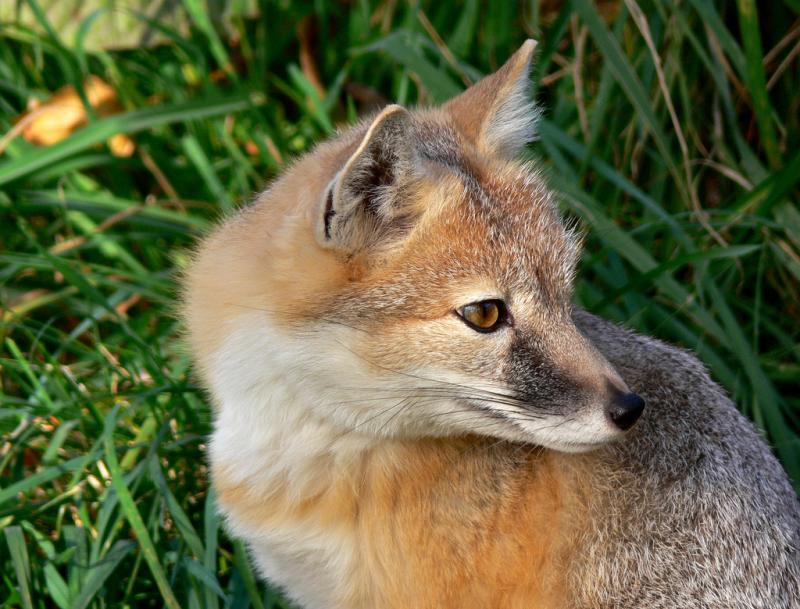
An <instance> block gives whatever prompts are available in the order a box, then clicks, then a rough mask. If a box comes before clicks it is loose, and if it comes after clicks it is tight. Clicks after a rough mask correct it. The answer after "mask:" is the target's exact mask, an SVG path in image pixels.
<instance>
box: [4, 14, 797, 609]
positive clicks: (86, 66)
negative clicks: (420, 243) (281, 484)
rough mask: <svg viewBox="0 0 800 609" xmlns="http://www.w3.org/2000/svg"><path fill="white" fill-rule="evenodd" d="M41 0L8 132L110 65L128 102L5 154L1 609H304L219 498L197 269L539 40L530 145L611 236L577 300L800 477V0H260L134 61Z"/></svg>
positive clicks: (594, 228) (574, 205)
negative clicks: (183, 279) (389, 114)
mask: <svg viewBox="0 0 800 609" xmlns="http://www.w3.org/2000/svg"><path fill="white" fill-rule="evenodd" d="M22 4H23V5H25V6H27V7H28V8H32V9H34V10H33V12H34V13H35V14H38V16H39V19H40V22H39V23H38V24H36V25H35V26H34V27H32V28H31V27H29V26H27V25H23V24H19V23H16V24H15V23H10V24H6V25H2V26H0V28H1V29H0V133H7V132H8V131H9V130H10V129H11V128H12V126H13V122H14V117H16V116H17V115H18V114H20V113H21V112H22V111H24V109H25V108H26V104H27V103H28V102H29V100H31V99H46V98H47V97H48V96H49V95H50V94H51V93H52V92H53V91H55V90H57V89H58V88H60V87H62V86H64V85H65V84H73V85H76V86H80V83H81V82H82V81H83V79H84V78H85V76H87V75H88V74H97V75H99V76H101V77H103V78H104V79H105V80H106V81H107V82H109V83H110V84H111V85H112V86H113V87H114V89H115V90H116V92H117V94H118V96H119V99H120V102H121V105H122V109H123V112H122V113H121V114H117V115H115V116H112V117H108V118H99V119H93V120H92V121H91V122H90V124H89V125H88V126H87V127H85V128H84V129H82V130H80V131H77V132H75V133H74V134H73V135H72V136H71V137H69V138H68V139H66V140H64V141H62V142H61V143H59V144H56V145H54V146H51V147H47V148H40V147H36V146H33V145H32V144H29V143H27V142H26V141H24V140H23V139H21V138H19V137H17V138H14V139H10V140H4V139H0V142H2V144H0V145H2V146H4V150H3V152H2V153H0V305H1V306H2V311H1V313H0V314H1V315H2V318H1V319H2V322H0V323H2V326H0V343H1V346H0V366H2V368H1V369H0V371H1V372H0V374H1V375H2V381H1V383H2V384H1V386H0V391H1V392H2V393H1V394H0V401H1V402H2V404H0V434H2V439H1V440H0V526H2V528H3V533H4V534H3V535H2V536H0V568H1V571H0V572H1V573H2V579H1V580H0V602H4V604H5V605H4V606H7V607H23V608H25V609H28V608H33V607H35V608H41V607H60V608H61V609H67V608H70V607H77V608H84V607H162V606H167V607H170V608H172V607H179V606H180V607H185V608H194V607H208V608H213V609H217V608H220V609H222V608H226V607H232V608H244V607H248V606H252V607H255V608H259V609H260V608H270V607H285V606H287V605H286V604H285V603H284V602H283V601H281V600H280V598H279V596H278V595H277V594H276V593H275V592H274V591H271V590H269V589H267V588H265V587H264V586H263V585H262V584H261V583H258V582H257V581H256V579H255V576H254V573H253V571H252V570H251V568H250V567H249V566H248V562H247V558H246V554H245V551H244V548H243V547H242V546H241V545H240V544H238V543H235V542H232V541H231V540H230V539H229V538H228V537H227V536H226V534H225V530H224V527H223V526H222V523H221V522H220V519H219V517H218V515H217V513H216V512H215V510H214V500H213V495H212V494H211V493H210V490H209V487H208V478H207V470H206V466H205V465H204V452H205V442H206V436H207V434H208V432H209V429H210V419H211V412H210V408H209V406H208V403H207V401H206V399H205V396H204V395H203V393H202V391H200V389H199V388H198V387H197V385H196V382H195V380H194V379H193V377H192V375H191V372H190V367H189V361H188V358H187V355H186V354H185V353H184V352H183V350H182V348H181V340H180V327H179V324H178V322H177V321H176V320H175V319H174V318H173V317H172V311H173V308H174V305H175V300H176V273H177V272H178V271H179V270H180V269H181V268H182V267H184V265H185V264H186V261H187V258H188V251H189V248H190V247H191V245H192V243H193V242H194V240H195V239H196V238H197V236H198V235H200V234H202V232H203V231H204V230H205V229H206V228H207V227H208V226H210V225H211V224H212V223H213V222H214V221H215V220H216V219H217V218H219V217H220V216H222V215H223V214H225V213H228V212H230V211H231V210H233V209H236V208H238V207H240V206H241V205H244V204H246V202H247V201H248V200H249V199H250V198H251V196H252V194H253V193H254V192H256V191H258V190H259V189H261V188H263V187H264V185H265V183H266V182H267V181H268V180H269V179H270V178H271V177H273V176H275V175H276V174H277V173H278V172H279V171H280V170H281V168H282V167H283V166H284V165H285V164H286V163H287V162H289V160H290V159H291V158H292V157H293V156H295V155H297V154H299V153H301V152H303V151H305V150H307V149H309V148H310V147H311V146H312V145H313V144H314V142H317V141H319V140H321V139H323V138H325V137H326V136H328V135H329V134H330V133H331V132H332V131H333V130H334V129H335V127H336V126H337V125H339V124H342V123H345V122H347V121H349V120H352V119H353V118H354V117H355V116H357V115H358V114H359V113H360V112H362V111H364V110H368V109H370V108H371V107H373V106H374V105H376V104H381V103H384V102H386V101H389V100H392V101H398V102H400V103H404V104H414V103H417V102H421V103H432V102H438V101H441V100H443V99H446V98H447V97H449V96H451V95H452V94H454V93H455V92H457V91H459V90H460V89H462V88H463V87H464V85H465V83H467V82H470V81H473V80H475V79H476V78H478V77H479V76H480V75H481V74H484V73H486V72H488V71H490V70H492V69H494V68H496V67H498V65H499V64H501V63H502V62H503V61H504V60H505V58H506V57H507V56H508V55H509V54H510V53H511V52H512V51H513V50H515V48H516V47H517V46H518V45H519V44H520V43H521V42H522V41H523V40H524V38H526V37H528V36H533V37H535V38H537V39H539V40H540V41H541V46H540V48H539V54H538V60H537V61H538V63H537V67H536V80H537V82H538V83H539V85H538V97H539V99H540V101H541V103H542V104H543V106H544V107H545V109H546V114H545V118H544V120H543V121H542V124H541V140H540V141H539V142H538V143H537V144H536V145H535V146H533V148H532V154H535V155H536V156H538V157H540V158H541V159H542V163H543V164H544V165H545V166H546V167H547V168H548V170H549V175H550V179H551V182H552V185H553V186H554V187H555V188H557V189H558V190H559V191H560V192H561V193H562V197H561V198H562V201H563V205H564V208H565V210H566V211H567V212H568V213H570V214H573V215H576V216H578V217H580V218H581V220H582V222H583V224H584V226H585V228H586V230H587V232H588V234H589V236H588V239H587V243H586V251H585V255H584V259H583V263H582V267H581V273H580V281H579V284H578V289H577V297H578V300H579V301H580V302H581V303H582V304H583V305H584V306H586V307H588V308H589V309H590V310H592V311H595V312H597V313H599V314H601V315H603V316H606V317H609V318H612V319H615V320H619V321H622V322H625V323H626V324H628V325H630V326H631V327H634V328H636V329H638V330H640V331H642V332H646V333H648V334H652V335H655V336H658V337H660V338H663V339H665V340H668V341H672V342H674V343H678V344H681V345H683V346H685V347H688V348H690V349H693V350H695V351H696V352H697V354H698V355H699V356H700V357H701V358H702V359H703V360H704V361H705V362H706V364H707V365H708V367H709V369H710V371H711V373H712V374H713V376H714V377H715V378H716V379H717V380H718V381H719V382H720V383H722V384H723V385H724V386H725V387H726V389H727V390H728V391H729V392H730V394H731V395H732V396H733V397H734V399H735V400H736V402H737V404H738V405H739V406H740V408H741V409H742V411H743V412H744V413H746V414H747V415H748V416H749V417H751V418H752V419H753V420H754V421H755V422H756V423H757V424H758V425H759V426H760V427H762V428H763V429H764V430H765V434H766V436H767V438H768V439H769V441H770V443H771V444H772V446H773V447H774V450H775V452H776V454H777V455H778V456H779V458H780V459H781V460H782V462H783V464H784V466H785V467H786V468H787V470H788V471H789V473H790V474H791V475H792V477H793V479H794V480H795V483H797V482H798V481H800V440H799V439H798V432H799V431H800V391H799V389H800V347H799V346H798V343H799V342H800V341H799V339H800V211H799V210H798V206H797V195H798V181H799V180H800V130H798V119H800V96H798V95H797V91H798V90H800V70H798V58H797V57H798V56H797V54H796V53H797V45H798V44H799V43H798V40H799V38H798V37H797V35H796V34H797V33H798V28H800V25H798V18H799V15H798V13H799V11H800V4H798V2H797V0H786V1H785V2H780V1H775V2H772V3H770V5H769V8H770V10H769V11H768V12H765V11H764V10H763V7H764V6H765V5H764V4H763V3H756V2H754V1H753V0H738V2H736V3H732V2H728V3H721V2H717V3H714V2H711V1H710V0H687V1H685V2H682V3H674V2H667V1H666V0H653V1H649V0H648V1H647V2H644V1H642V2H641V3H640V4H637V2H636V1H634V0H629V1H627V2H615V1H607V2H603V3H601V4H600V7H601V9H602V10H600V11H599V10H598V8H596V4H595V3H594V2H590V1H589V0H573V1H572V2H571V3H564V4H565V6H564V7H560V6H557V5H559V4H560V3H553V2H545V3H543V4H542V5H540V4H539V3H538V2H535V1H534V2H530V3H527V4H525V3H519V4H515V3H505V2H496V3H492V8H491V10H490V9H489V8H488V7H487V6H486V5H485V4H484V3H479V2H477V1H475V0H467V1H466V2H463V3H455V2H438V3H428V2H426V3H423V8H419V7H417V8H414V6H411V5H408V4H406V3H404V2H394V1H390V0H385V1H381V2H372V1H370V0H362V1H359V2H350V3H347V4H339V3H325V2H302V1H301V2H291V3H290V2H273V1H264V2H263V3H262V5H263V6H262V7H261V8H262V17H261V18H257V19H244V18H239V17H237V15H236V12H235V10H234V16H233V18H231V19H230V20H229V21H230V23H229V25H228V27H227V28H221V27H220V26H219V24H218V23H217V21H216V20H212V19H209V18H208V17H207V16H206V14H205V13H204V11H203V5H204V3H202V2H200V0H185V2H184V9H185V14H186V15H188V19H189V20H190V21H191V23H193V24H194V26H193V28H192V29H191V31H190V32H189V33H188V35H184V34H179V33H177V32H175V31H173V30H171V29H170V27H171V26H170V25H168V24H167V23H166V22H165V23H160V24H156V25H158V27H159V28H160V31H161V35H162V36H163V37H164V38H165V39H166V40H167V41H168V44H165V45H162V46H158V47H154V48H137V49H129V50H119V51H102V50H95V51H88V50H86V49H87V48H89V47H88V46H87V45H85V44H84V42H85V41H86V40H88V39H86V38H84V36H85V34H86V32H87V31H89V30H90V27H91V23H89V22H87V23H86V24H85V27H83V28H78V32H83V33H82V34H80V35H79V36H78V38H77V39H76V40H73V39H72V37H70V39H69V40H67V39H64V40H60V39H59V38H58V32H57V31H56V29H55V28H52V27H46V25H47V24H46V23H45V22H44V20H45V19H46V16H45V15H46V11H45V10H41V11H38V10H37V9H38V8H39V4H37V3H36V2H35V1H34V0H28V1H27V2H26V1H25V0H23V2H22ZM235 6H238V4H234V7H235ZM415 6H416V5H415ZM554 6H556V8H553V7H554ZM759 8H761V10H762V13H761V14H759V13H758V10H759ZM635 16H641V18H634V17H635ZM304 17H305V19H304ZM89 19H91V17H89ZM301 30H302V32H304V36H303V37H304V38H306V39H308V40H310V43H309V45H308V50H309V55H310V56H311V57H313V61H314V63H315V65H316V71H317V73H318V74H319V81H320V83H321V84H322V89H321V90H318V89H317V88H316V87H315V85H314V77H313V73H312V72H311V71H309V70H308V66H305V68H303V67H301V63H300V59H299V57H300V53H299V43H298V39H299V37H298V31H301ZM120 132H121V133H128V134H132V137H133V138H134V139H135V141H136V145H137V152H136V154H134V155H133V156H132V157H130V158H127V159H120V158H116V157H114V156H112V155H111V154H110V152H109V149H108V147H107V146H106V144H105V141H106V139H107V138H108V137H109V136H110V135H112V134H114V133H120ZM0 138H2V136H0Z"/></svg>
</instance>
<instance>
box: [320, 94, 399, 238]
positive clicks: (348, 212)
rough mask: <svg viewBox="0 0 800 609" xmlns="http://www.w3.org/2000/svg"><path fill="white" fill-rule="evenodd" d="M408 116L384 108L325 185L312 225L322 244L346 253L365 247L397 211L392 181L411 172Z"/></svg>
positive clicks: (394, 186) (396, 106)
mask: <svg viewBox="0 0 800 609" xmlns="http://www.w3.org/2000/svg"><path fill="white" fill-rule="evenodd" d="M410 128H411V115H410V114H409V113H408V111H407V110H406V109H405V108H403V107H402V106H398V105H391V106H387V107H386V108H384V109H383V110H382V111H381V113H380V114H378V116H377V117H375V119H374V120H373V121H372V124H371V125H370V126H369V129H368V130H367V133H366V134H365V135H364V138H363V139H362V140H361V142H360V144H359V145H358V148H357V149H356V151H355V152H354V153H353V154H352V155H351V156H350V158H349V159H348V160H347V162H346V163H345V165H344V167H342V169H341V170H340V171H339V172H338V173H337V174H336V176H335V177H334V179H333V180H332V181H331V183H330V185H329V186H328V188H327V189H326V192H325V196H324V209H323V213H322V214H321V215H322V217H321V221H320V222H319V226H318V230H317V240H318V241H319V243H320V244H321V245H323V247H327V248H334V249H340V250H345V251H348V252H350V253H352V252H354V251H356V250H358V249H360V248H363V247H365V246H366V245H368V244H369V243H370V242H371V241H373V240H375V239H376V238H377V237H378V235H379V234H380V233H381V228H382V226H384V225H386V224H388V223H390V222H391V220H393V219H394V216H395V215H396V213H397V210H395V209H394V208H393V206H392V202H393V199H394V195H395V194H396V191H397V186H398V184H399V183H400V182H402V179H403V178H404V177H405V176H407V175H408V174H410V173H411V172H412V171H413V165H414V159H413V156H414V155H413V143H412V135H411V133H410Z"/></svg>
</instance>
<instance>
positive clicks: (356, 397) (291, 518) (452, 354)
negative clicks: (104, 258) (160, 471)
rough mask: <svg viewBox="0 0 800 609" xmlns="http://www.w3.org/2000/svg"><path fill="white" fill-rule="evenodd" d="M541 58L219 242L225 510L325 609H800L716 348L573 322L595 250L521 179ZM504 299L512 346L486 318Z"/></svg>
mask: <svg viewBox="0 0 800 609" xmlns="http://www.w3.org/2000/svg"><path fill="white" fill-rule="evenodd" d="M534 46H535V45H534V43H533V42H532V41H528V42H526V43H525V44H524V45H523V46H522V48H521V49H520V50H519V51H518V52H517V53H516V54H515V55H514V56H512V57H511V58H510V59H509V61H508V62H507V63H506V64H505V65H504V66H503V67H502V68H501V69H500V70H499V71H498V72H496V73H494V74H492V75H491V76H489V77H487V78H485V79H484V80H482V81H480V82H479V83H477V84H476V85H474V86H473V87H471V88H470V89H468V90H467V91H466V92H465V93H463V94H462V95H460V96H459V97H457V98H455V99H453V100H451V101H450V102H448V103H447V104H445V105H444V106H443V107H441V108H438V109H424V110H414V111H409V110H406V109H404V108H401V107H399V106H389V107H388V108H386V109H384V110H383V111H382V112H381V113H379V114H378V115H377V116H376V117H374V118H373V119H371V120H368V121H365V122H363V123H361V124H359V125H356V126H355V127H353V128H352V129H350V130H348V131H346V132H344V133H342V134H340V135H339V136H338V137H337V138H335V139H333V140H332V141H330V142H327V143H324V144H322V145H320V146H318V147H317V148H316V149H315V150H314V151H313V152H312V153H310V154H308V155H306V156H304V157H302V158H300V159H299V160H298V161H296V162H295V164H294V165H293V167H291V168H290V169H289V170H287V171H286V172H285V173H284V174H283V176H282V177H281V178H280V179H278V180H277V181H276V182H275V183H274V184H273V185H272V186H271V187H270V188H269V189H268V190H267V191H266V192H264V193H263V194H261V195H260V196H259V197H258V198H257V200H256V201H255V203H254V204H253V205H251V206H249V207H248V208H246V209H244V210H242V211H241V212H240V213H239V214H238V215H236V216H235V217H233V218H230V219H228V220H227V221H225V222H224V223H223V224H222V225H221V226H220V227H219V228H218V229H217V230H216V231H214V232H213V234H211V235H210V236H209V237H208V238H207V239H205V240H204V241H203V243H202V244H201V245H200V246H199V248H198V250H197V252H196V256H195V259H194V262H193V264H192V265H191V268H190V269H189V271H188V273H187V276H186V280H185V299H184V301H185V302H184V316H185V320H186V323H187V327H188V336H189V342H190V346H191V350H192V353H193V356H194V358H195V361H196V364H197V370H198V372H199V374H200V376H201V378H202V380H203V383H204V384H205V386H206V387H207V388H208V389H209V391H210V394H211V396H212V399H213V403H214V405H215V423H214V432H213V436H212V439H211V442H210V461H211V465H212V471H213V483H214V486H215V489H216V492H217V494H218V498H219V506H220V509H221V510H222V512H223V513H224V515H225V517H226V519H227V523H228V525H229V527H230V529H231V530H232V532H233V533H234V534H235V535H237V536H239V537H241V538H242V539H244V540H246V542H247V544H248V546H249V548H250V550H251V553H252V557H253V559H254V561H255V562H256V564H257V565H258V567H259V569H260V571H261V573H262V574H263V576H264V577H266V578H268V579H269V581H270V582H272V583H273V584H276V585H278V586H280V587H281V588H282V589H283V590H284V591H285V592H286V594H287V595H288V596H289V597H290V598H291V599H293V600H294V601H295V602H296V603H297V604H298V605H299V606H300V607H303V608H306V609H400V608H414V609H449V608H452V609H456V608H457V609H471V608H475V609H477V608H481V609H485V608H492V609H523V608H524V609H530V608H538V609H601V608H608V609H611V608H619V609H623V608H624V609H644V608H648V609H679V608H680V609H684V608H687V607H692V608H698V609H702V608H708V609H711V608H715V609H723V608H724V609H738V608H741V609H744V608H748V609H756V608H763V609H766V608H769V609H790V608H794V609H797V608H798V607H800V560H798V558H799V557H798V546H800V506H798V501H797V497H796V495H795V493H794V491H793V489H792V487H791V485H790V483H789V481H788V480H787V477H786V475H785V473H784V472H783V470H782V469H781V466H780V465H779V464H778V462H777V461H776V459H775V458H774V457H773V455H772V454H771V453H770V450H769V449H768V447H767V446H766V445H765V443H764V442H763V440H762V439H761V438H760V437H759V435H758V434H757V433H756V431H755V430H754V429H753V427H752V425H751V424H750V423H749V422H748V421H747V420H745V419H744V418H743V417H742V416H741V415H740V414H739V413H738V412H737V410H736V408H735V407H734V405H733V404H732V403H731V401H730V400H729V399H728V398H727V397H726V395H725V394H724V392H723V391H722V390H721V389H720V388H719V387H718V386H717V385H716V384H715V383H714V382H713V381H712V380H711V379H710V378H709V376H708V374H707V373H706V371H705V369H704V368H703V366H702V365H701V364H700V363H699V362H698V360H697V359H696V358H695V357H694V356H693V355H692V354H691V353H688V352H686V351H683V350H681V349H678V348H675V347H672V346H669V345H666V344H664V343H662V342H659V341H657V340H654V339H652V338H648V337H644V336H640V335H637V334H634V333H632V332H630V331H628V330H626V329H623V328H621V327H619V326H617V325H615V324H612V323H609V322H606V321H603V320H601V319H599V318H597V317H595V316H593V315H590V314H588V313H586V312H584V311H581V310H580V309H577V308H574V307H573V306H572V305H571V304H570V303H571V297H572V287H571V286H572V279H573V273H574V268H575V264H576V262H577V259H578V255H579V245H580V244H579V240H578V238H577V236H576V235H575V234H574V232H573V231H571V230H570V229H569V227H566V226H565V224H564V222H563V221H562V220H561V218H560V217H559V214H558V211H557V208H556V203H555V199H554V196H553V195H552V194H551V193H550V191H549V190H548V189H547V187H546V185H545V183H544V181H543V179H542V176H541V175H540V173H539V172H538V171H537V170H536V168H535V167H534V166H531V165H530V164H528V163H523V162H521V161H520V160H518V158H517V157H518V156H519V153H520V152H521V150H522V148H523V147H524V146H525V145H526V143H528V142H529V141H531V140H532V139H533V136H534V120H535V117H536V110H535V109H534V107H533V106H532V105H531V102H530V99H529V91H528V80H529V69H530V64H531V60H532V55H533V52H534ZM487 299H498V300H502V301H503V302H504V303H505V304H506V306H507V309H508V319H507V321H505V322H504V324H503V325H502V327H500V328H499V329H498V330H497V331H494V332H491V333H484V332H478V331H475V330H474V329H473V328H470V327H469V326H468V325H467V324H466V323H465V322H464V320H463V319H461V318H460V317H459V314H458V311H459V310H460V309H459V308H460V307H463V306H464V305H467V304H469V303H474V302H479V301H484V300H487ZM629 391H636V392H637V393H638V394H639V395H641V396H642V397H643V398H644V399H645V401H646V404H647V405H646V408H645V410H644V412H643V414H642V416H641V418H640V419H639V421H638V423H637V424H636V425H635V426H634V427H633V428H632V429H631V430H630V431H628V432H623V431H622V430H621V429H619V428H617V427H615V426H614V425H612V424H611V422H610V421H609V419H608V416H607V405H608V403H609V401H610V400H612V399H613V396H614V395H618V394H620V392H623V393H624V392H629Z"/></svg>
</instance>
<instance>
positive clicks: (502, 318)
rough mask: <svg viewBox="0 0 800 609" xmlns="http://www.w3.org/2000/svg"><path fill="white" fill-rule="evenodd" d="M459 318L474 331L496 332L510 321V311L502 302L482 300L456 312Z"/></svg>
mask: <svg viewBox="0 0 800 609" xmlns="http://www.w3.org/2000/svg"><path fill="white" fill-rule="evenodd" d="M456 313H458V315H459V317H461V319H462V320H463V321H464V323H465V324H467V325H468V326H469V327H470V328H472V329H473V330H477V331H478V332H494V331H495V330H497V329H498V328H500V326H502V325H503V324H504V323H505V322H506V321H507V320H508V311H507V310H506V305H505V303H504V302H503V301H502V300H481V301H480V302H473V303H471V304H468V305H464V306H463V307H461V308H460V309H458V310H456Z"/></svg>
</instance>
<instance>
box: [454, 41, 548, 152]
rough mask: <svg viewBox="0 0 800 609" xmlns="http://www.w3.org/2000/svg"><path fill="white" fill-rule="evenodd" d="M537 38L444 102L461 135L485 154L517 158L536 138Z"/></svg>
mask: <svg viewBox="0 0 800 609" xmlns="http://www.w3.org/2000/svg"><path fill="white" fill-rule="evenodd" d="M535 49H536V41H535V40H531V39H528V40H526V41H525V42H524V43H523V45H522V46H521V47H520V48H519V50H518V51H517V52H516V53H514V54H513V55H512V56H511V57H510V58H509V60H508V61H506V63H505V64H504V65H503V67H501V68H500V69H499V70H497V72H495V73H494V74H490V75H489V76H487V77H486V78H484V79H482V80H480V81H478V82H477V83H475V84H474V85H472V86H471V87H470V88H469V89H467V90H466V91H464V92H463V93H462V94H461V95H459V96H458V97H454V98H453V99H451V100H450V101H449V102H447V103H446V104H445V105H444V109H445V111H447V112H448V113H449V114H450V117H451V118H452V120H453V121H454V122H455V123H456V125H457V126H458V128H459V130H460V131H461V133H462V135H463V136H465V137H466V139H468V140H469V141H471V142H472V143H473V144H474V145H475V146H476V147H477V148H478V149H479V150H481V151H482V152H484V153H486V154H500V155H502V156H506V157H514V156H516V155H518V154H519V153H520V152H522V149H523V148H524V147H525V145H526V144H527V143H529V142H531V141H533V139H534V138H535V137H536V120H537V119H538V117H539V111H538V109H537V108H536V106H535V105H534V104H533V101H532V100H531V86H530V70H531V65H532V62H533V52H534V50H535Z"/></svg>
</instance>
